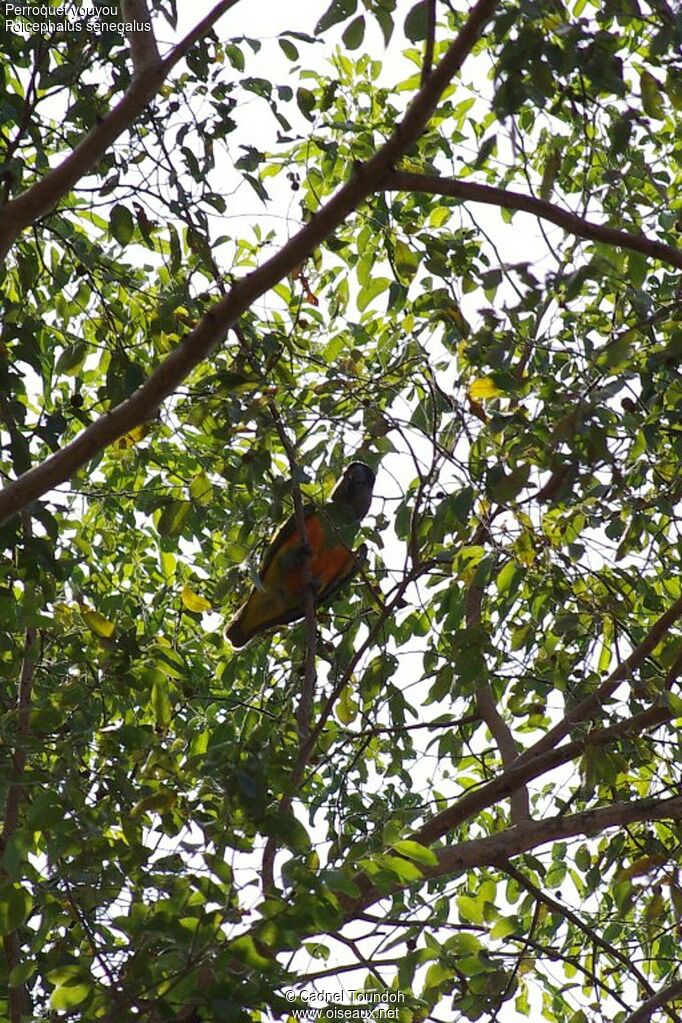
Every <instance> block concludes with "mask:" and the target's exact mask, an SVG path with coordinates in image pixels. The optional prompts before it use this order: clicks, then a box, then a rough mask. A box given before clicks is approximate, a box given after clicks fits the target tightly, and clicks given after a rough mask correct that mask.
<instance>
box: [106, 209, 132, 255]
mask: <svg viewBox="0 0 682 1023" xmlns="http://www.w3.org/2000/svg"><path fill="white" fill-rule="evenodd" d="M109 230H110V231H111V234H112V235H113V237H114V238H115V239H116V241H117V242H118V243H119V244H120V245H127V244H128V242H129V241H130V240H131V238H132V237H133V235H134V233H135V221H134V220H133V215H132V213H131V212H130V210H129V209H128V207H127V206H123V204H122V203H116V205H115V206H113V207H112V210H111V213H110V214H109Z"/></svg>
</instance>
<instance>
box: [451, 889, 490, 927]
mask: <svg viewBox="0 0 682 1023" xmlns="http://www.w3.org/2000/svg"><path fill="white" fill-rule="evenodd" d="M455 901H456V903H457V909H458V910H459V917H460V920H464V921H465V922H466V923H471V924H482V923H483V912H484V908H485V902H484V900H483V899H475V898H473V897H472V896H471V895H459V896H458V897H457V899H456V900H455Z"/></svg>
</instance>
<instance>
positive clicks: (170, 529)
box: [156, 501, 192, 536]
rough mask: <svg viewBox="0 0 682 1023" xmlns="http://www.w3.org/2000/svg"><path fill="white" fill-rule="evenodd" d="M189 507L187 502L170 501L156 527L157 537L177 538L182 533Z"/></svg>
mask: <svg viewBox="0 0 682 1023" xmlns="http://www.w3.org/2000/svg"><path fill="white" fill-rule="evenodd" d="M191 507H192V506H191V504H190V503H189V501H171V502H170V503H169V504H167V505H166V506H165V508H164V509H163V511H162V512H161V515H160V516H159V520H158V522H157V525H156V528H157V530H158V532H159V536H178V535H179V534H180V533H181V532H182V527H183V526H184V524H185V521H186V519H187V516H188V515H189V512H190V509H191Z"/></svg>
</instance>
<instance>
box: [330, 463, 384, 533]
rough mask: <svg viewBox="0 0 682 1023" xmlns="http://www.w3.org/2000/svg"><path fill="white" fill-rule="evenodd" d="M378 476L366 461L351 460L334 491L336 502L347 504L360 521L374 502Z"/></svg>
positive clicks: (355, 517) (332, 496)
mask: <svg viewBox="0 0 682 1023" xmlns="http://www.w3.org/2000/svg"><path fill="white" fill-rule="evenodd" d="M375 479H376V476H375V474H374V470H373V469H370V467H369V466H368V465H365V463H364V462H351V463H350V465H349V466H348V467H347V469H346V471H345V472H344V474H343V476H342V477H341V479H340V480H339V482H338V483H337V484H336V486H335V487H334V489H333V491H332V495H331V500H332V501H333V502H334V504H343V505H345V506H346V507H347V508H348V509H349V510H350V511H351V512H352V514H353V518H354V519H355V520H356V521H357V522H360V521H361V520H362V519H364V517H365V515H366V514H367V512H368V511H369V506H370V504H371V503H372V490H373V489H374V480H375Z"/></svg>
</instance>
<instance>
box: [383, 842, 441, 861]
mask: <svg viewBox="0 0 682 1023" xmlns="http://www.w3.org/2000/svg"><path fill="white" fill-rule="evenodd" d="M393 848H394V849H395V851H396V852H399V853H400V854H401V856H406V857H407V858H408V859H410V860H414V861H415V863H421V864H422V866H424V867H436V866H437V865H438V857H437V856H436V854H435V852H434V851H433V849H429V848H428V846H425V845H420V843H419V842H414V841H412V840H411V839H400V840H399V841H398V842H394V843H393Z"/></svg>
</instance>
